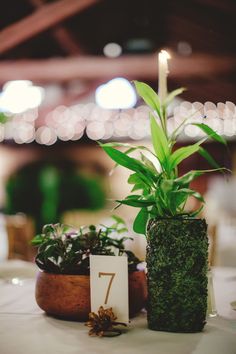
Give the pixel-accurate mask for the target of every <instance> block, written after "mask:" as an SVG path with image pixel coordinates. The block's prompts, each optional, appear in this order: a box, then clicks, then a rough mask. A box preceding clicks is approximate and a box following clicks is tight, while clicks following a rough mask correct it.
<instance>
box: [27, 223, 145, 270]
mask: <svg viewBox="0 0 236 354" xmlns="http://www.w3.org/2000/svg"><path fill="white" fill-rule="evenodd" d="M113 219H114V224H113V225H112V226H110V227H107V226H105V225H101V227H100V228H99V229H97V228H96V227H95V226H94V225H90V226H89V227H83V228H80V230H76V229H73V228H72V227H70V226H67V225H63V224H48V225H45V226H44V227H43V230H42V233H41V234H39V235H36V236H35V237H34V239H33V240H32V244H33V245H35V246H36V247H38V253H37V256H36V258H35V262H36V264H37V265H38V267H39V268H40V269H42V270H44V271H46V272H48V273H58V274H82V275H87V274H89V256H90V254H93V255H110V256H115V255H117V256H124V255H126V256H127V257H128V265H129V271H135V270H137V265H138V264H139V263H140V260H139V259H138V258H137V257H136V256H135V255H134V254H133V252H131V251H129V250H126V249H125V245H124V242H125V241H126V240H128V239H130V238H128V237H124V236H123V237H121V238H114V237H112V234H114V232H115V233H116V234H124V233H125V232H127V231H128V230H127V228H126V226H125V224H124V222H123V220H122V219H121V218H120V217H118V216H113Z"/></svg>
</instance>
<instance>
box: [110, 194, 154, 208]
mask: <svg viewBox="0 0 236 354" xmlns="http://www.w3.org/2000/svg"><path fill="white" fill-rule="evenodd" d="M138 197H139V198H137V196H132V195H130V196H129V197H127V198H126V199H123V200H117V202H118V203H120V204H125V205H130V206H133V207H135V208H143V207H148V206H150V205H154V204H155V202H154V201H153V200H146V199H141V196H138Z"/></svg>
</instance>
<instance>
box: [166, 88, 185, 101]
mask: <svg viewBox="0 0 236 354" xmlns="http://www.w3.org/2000/svg"><path fill="white" fill-rule="evenodd" d="M185 90H186V89H185V88H184V87H180V88H178V89H176V90H174V91H172V92H170V93H169V95H168V96H167V97H166V99H165V101H164V105H165V106H168V105H169V104H170V103H171V101H173V99H174V98H175V97H176V96H178V95H181V93H183V92H184V91H185Z"/></svg>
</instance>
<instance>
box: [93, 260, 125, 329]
mask: <svg viewBox="0 0 236 354" xmlns="http://www.w3.org/2000/svg"><path fill="white" fill-rule="evenodd" d="M90 293H91V310H92V312H97V311H98V309H99V307H100V306H103V307H104V308H109V307H112V309H113V311H114V313H115V315H116V316H117V321H120V322H126V323H128V322H129V298H128V296H129V294H128V262H127V257H125V256H124V257H123V256H121V257H118V256H93V255H91V256H90Z"/></svg>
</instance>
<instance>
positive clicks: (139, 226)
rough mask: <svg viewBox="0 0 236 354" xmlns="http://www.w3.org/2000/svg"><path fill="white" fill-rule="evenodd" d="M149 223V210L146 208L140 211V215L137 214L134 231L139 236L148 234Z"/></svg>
mask: <svg viewBox="0 0 236 354" xmlns="http://www.w3.org/2000/svg"><path fill="white" fill-rule="evenodd" d="M147 222H148V210H147V209H146V208H142V209H140V211H139V213H138V214H137V216H136V218H135V220H134V223H133V230H134V232H137V233H138V234H143V235H145V234H146V226H147Z"/></svg>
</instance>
